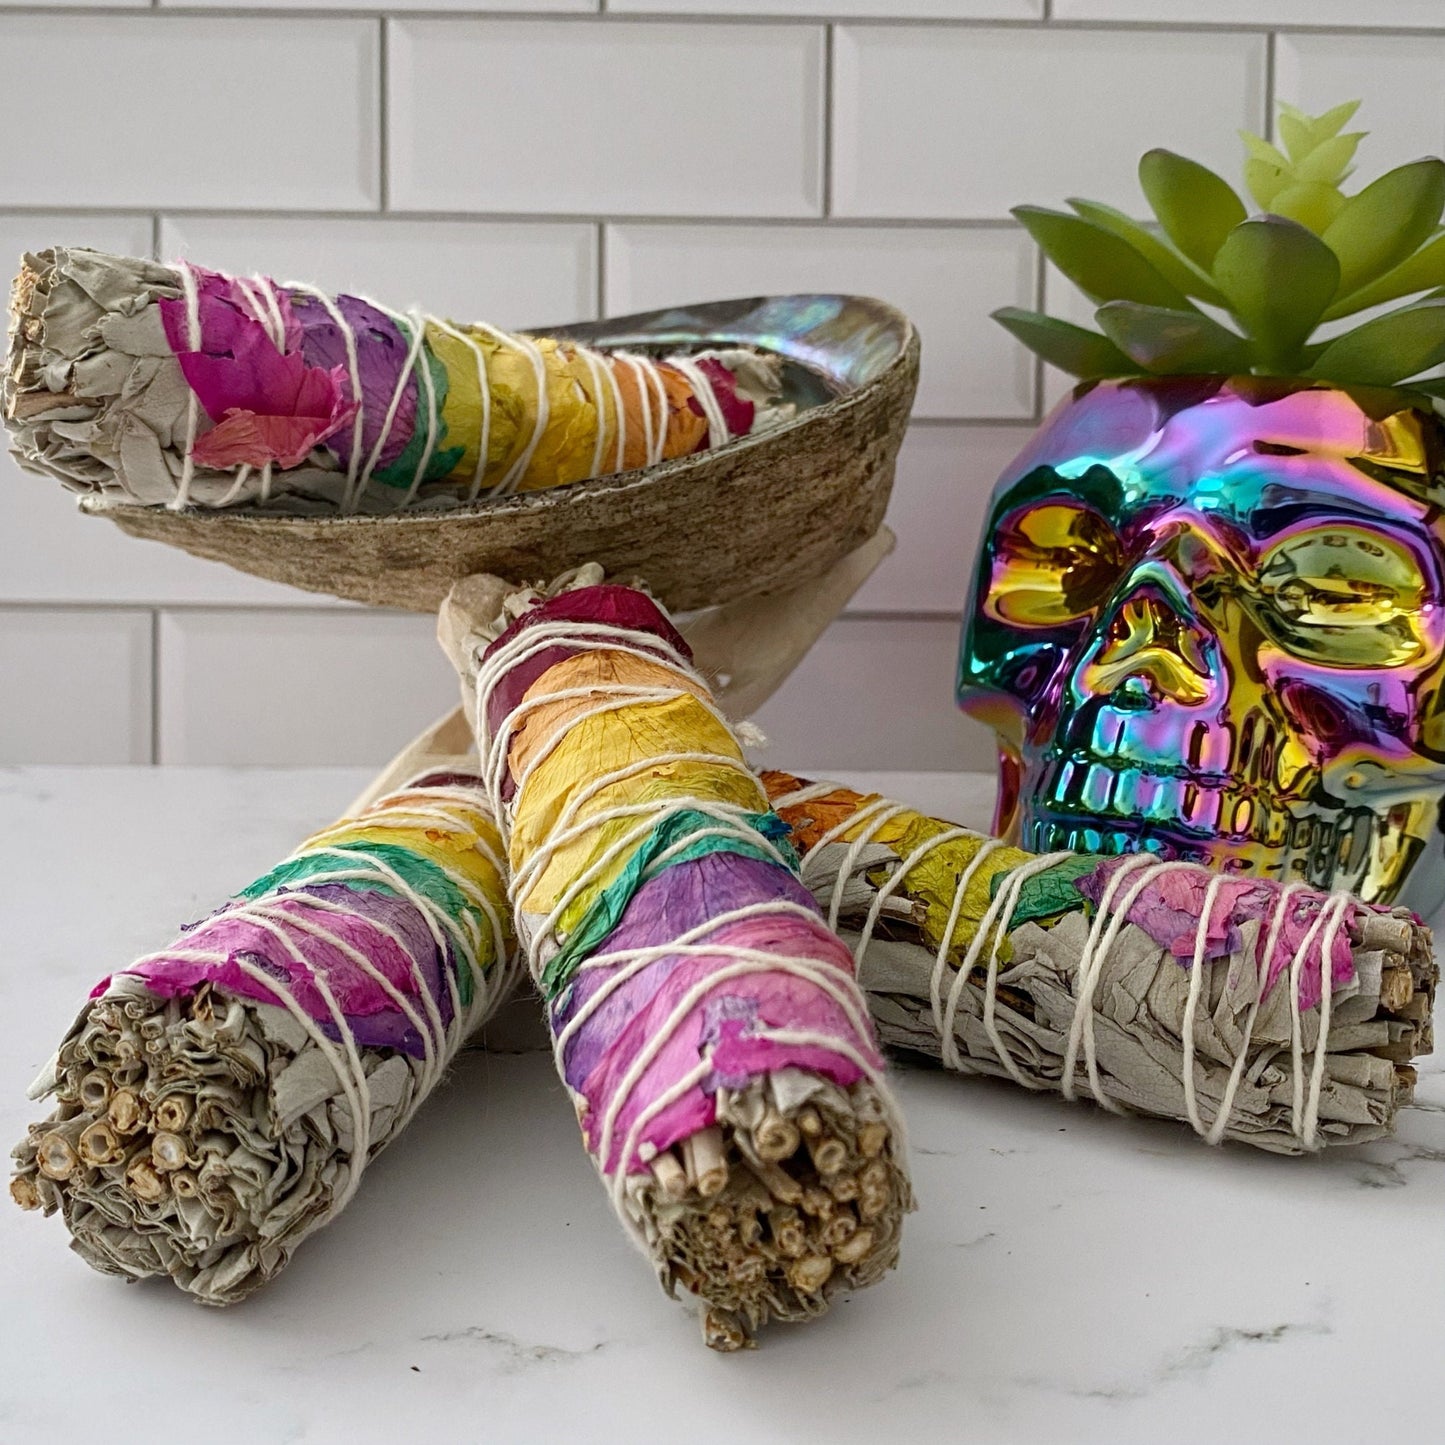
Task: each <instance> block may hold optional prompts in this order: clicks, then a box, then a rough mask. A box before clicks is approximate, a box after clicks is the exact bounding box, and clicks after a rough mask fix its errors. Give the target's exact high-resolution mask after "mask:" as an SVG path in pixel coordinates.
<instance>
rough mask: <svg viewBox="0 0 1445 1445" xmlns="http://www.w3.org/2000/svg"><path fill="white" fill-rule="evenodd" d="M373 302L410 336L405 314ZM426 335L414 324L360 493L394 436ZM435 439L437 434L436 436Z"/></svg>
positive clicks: (372, 303)
mask: <svg viewBox="0 0 1445 1445" xmlns="http://www.w3.org/2000/svg"><path fill="white" fill-rule="evenodd" d="M367 304H368V305H369V306H374V307H376V309H377V310H378V311H380V312H381V313H382V314H383V315H385V316H387V317H388V318H389V319H390V320H391V322H392V324H393V325H394V326H395V327H396V329H397V330H398V331H399V332H400V333H401V335H402V336H403V337H406V336H407V328H408V322H407V319H406V318H405V317H404V316H401V315H399V314H398V313H397V312H395V311H393V310H391V308H390V307H387V306H382V305H381V304H380V303H378V302H376V301H372V300H370V299H369V298H368V299H367ZM425 339H426V331H425V328H423V327H422V326H420V325H413V326H412V327H411V335H410V345H409V346H408V348H407V353H406V359H405V361H404V362H403V363H402V366H401V369H400V370H399V371H398V372H397V374H396V385H395V386H394V387H392V389H391V400H390V402H388V403H387V408H386V411H385V413H384V414H383V416H382V419H381V430H380V431H378V432H377V434H376V440H375V441H374V442H373V443H372V446H371V450H370V452H368V453H367V456H366V462H365V465H363V467H362V468H361V475H360V476H359V477H358V478H357V490H358V492H360V493H364V492H365V491H366V488H367V485H368V484H369V483H370V481H371V474H372V473H373V472H374V471H375V470H376V465H377V463H378V462H379V461H380V460H381V454H382V452H383V451H384V450H385V449H386V444H387V442H388V441H390V440H391V429H392V427H394V426H395V425H396V418H397V414H398V413H399V411H400V410H401V399H402V397H403V396H405V395H406V387H407V383H408V382H409V381H410V380H411V375H412V372H413V371H415V370H416V366H417V358H418V357H419V356H420V355H421V348H422V343H423V341H424V340H425ZM423 370H425V371H426V372H427V373H428V376H429V375H430V371H431V368H430V367H427V366H424V367H423ZM430 420H431V429H432V432H433V434H434V433H435V430H436V415H435V406H434V405H433V407H432V411H431V416H430ZM433 440H434V436H433Z"/></svg>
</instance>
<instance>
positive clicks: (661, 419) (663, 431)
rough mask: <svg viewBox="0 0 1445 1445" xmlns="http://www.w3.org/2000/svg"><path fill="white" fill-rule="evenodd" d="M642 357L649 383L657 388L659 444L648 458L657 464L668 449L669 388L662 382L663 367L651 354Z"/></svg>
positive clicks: (653, 463) (652, 463)
mask: <svg viewBox="0 0 1445 1445" xmlns="http://www.w3.org/2000/svg"><path fill="white" fill-rule="evenodd" d="M641 359H642V361H643V362H644V363H645V364H646V369H647V379H648V382H649V384H650V385H653V386H655V387H656V388H657V438H656V441H657V445H656V447H655V449H654V450H653V452H652V455H651V456H650V457H649V458H648V460H649V462H650V463H651V465H653V466H656V465H657V463H658V462H660V461H661V460H662V458H663V454H664V453H665V452H666V450H667V414H668V405H667V388H666V387H665V386H664V385H663V384H662V368H661V367H660V366H659V365H658V364H657V361H656V360H655V359H654V358H653V357H651V356H644V357H642V358H641Z"/></svg>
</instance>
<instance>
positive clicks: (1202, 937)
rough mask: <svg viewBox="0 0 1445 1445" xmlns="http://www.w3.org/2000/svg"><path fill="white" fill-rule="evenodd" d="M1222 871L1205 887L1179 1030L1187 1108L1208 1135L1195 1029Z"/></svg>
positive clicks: (1197, 1127) (1224, 878) (1192, 1121)
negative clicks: (1197, 1075) (1198, 1081)
mask: <svg viewBox="0 0 1445 1445" xmlns="http://www.w3.org/2000/svg"><path fill="white" fill-rule="evenodd" d="M1228 881H1229V880H1228V878H1227V876H1226V875H1225V874H1223V873H1216V874H1215V875H1214V877H1213V878H1211V879H1210V880H1209V886H1208V887H1207V888H1206V889H1205V890H1204V904H1203V906H1202V908H1201V910H1200V917H1199V926H1198V928H1196V929H1195V931H1194V957H1193V959H1192V960H1191V961H1190V964H1189V993H1188V996H1187V997H1186V999H1185V1002H1184V1023H1183V1026H1182V1028H1181V1030H1180V1035H1181V1041H1182V1042H1183V1045H1184V1061H1183V1068H1182V1070H1181V1078H1182V1080H1183V1083H1184V1112H1185V1114H1186V1115H1187V1117H1188V1119H1189V1123H1190V1125H1191V1127H1192V1128H1193V1130H1194V1132H1195V1133H1196V1134H1199V1135H1201V1136H1203V1137H1205V1138H1208V1136H1209V1130H1208V1128H1207V1127H1206V1126H1205V1123H1204V1120H1203V1119H1202V1118H1201V1117H1200V1113H1199V1098H1198V1087H1197V1085H1196V1084H1195V1081H1194V1029H1195V1025H1196V1022H1197V1020H1198V1017H1199V1000H1200V999H1201V998H1202V997H1203V996H1204V968H1205V958H1204V951H1205V948H1206V947H1207V946H1208V943H1209V920H1210V919H1211V918H1213V917H1214V905H1215V903H1216V902H1217V900H1218V898H1219V890H1220V889H1221V888H1222V887H1224V885H1225V883H1226V882H1228Z"/></svg>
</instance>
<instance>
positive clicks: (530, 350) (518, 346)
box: [469, 321, 552, 496]
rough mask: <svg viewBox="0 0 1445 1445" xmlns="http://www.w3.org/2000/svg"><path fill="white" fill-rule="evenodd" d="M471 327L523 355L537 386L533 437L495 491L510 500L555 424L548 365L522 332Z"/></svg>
mask: <svg viewBox="0 0 1445 1445" xmlns="http://www.w3.org/2000/svg"><path fill="white" fill-rule="evenodd" d="M469 324H470V326H471V329H472V330H473V331H480V332H483V333H484V334H485V335H487V336H490V337H491V338H492V339H493V340H494V341H495V342H496V343H497V344H498V345H499V346H510V347H511V348H512V350H514V351H517V352H520V353H521V354H522V356H523V357H525V358H526V360H527V361H528V362H529V363H530V365H531V367H532V379H533V381H534V382H535V383H536V386H537V410H536V414H535V415H534V416H533V418H532V435H531V437H530V438H529V439H528V441H527V445H526V446H525V447H523V448H522V451H521V454H520V455H519V456H518V457H517V459H516V461H514V462H513V463H512V465H511V466H510V467H508V468H507V471H506V472H505V474H504V475H503V477H502V480H501V481H500V482H498V483H497V485H496V488H495V493H496V495H498V496H507V495H508V494H510V493H512V492H514V491H516V490H517V483H518V482H520V481H521V480H522V478H523V477H524V476H526V475H527V468H528V467H529V466H531V465H532V458H533V456H534V455H536V451H537V448H538V447H539V446H540V445H541V443H542V438H543V437H544V436H545V435H546V434H547V426H548V424H549V423H550V422H551V420H552V402H551V399H550V398H549V397H548V395H547V363H546V360H545V359H544V358H543V356H542V348H541V347H540V346H538V345H537V343H536V342H535V341H533V340H532V338H531V337H530V336H524V335H522V334H521V333H520V332H518V333H516V334H515V335H514V334H513V333H512V332H509V331H502V330H501V329H499V328H498V327H496V326H489V325H488V324H487V323H486V322H485V321H473V322H470V323H469Z"/></svg>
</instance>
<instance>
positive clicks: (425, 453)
mask: <svg viewBox="0 0 1445 1445" xmlns="http://www.w3.org/2000/svg"><path fill="white" fill-rule="evenodd" d="M407 319H408V320H409V321H410V322H411V324H412V326H413V327H414V328H415V329H416V334H417V336H418V337H419V338H421V341H422V342H424V341H425V339H426V318H425V317H424V316H423V315H422V314H421V312H420V311H415V310H413V311H409V312H408V313H407ZM418 351H419V352H420V343H418ZM418 369H419V370H420V372H421V381H422V387H423V389H424V390H425V392H426V444H425V445H424V446H423V447H422V452H421V456H420V457H419V458H418V460H417V464H416V471H415V473H413V475H412V479H411V485H410V486H409V487H408V488H407V489H406V495H405V496H404V497H403V498H402V499H401V501H400V502H398V503H397V511H401V510H402V509H403V508H405V507H408V506H410V505H411V502H412V500H413V499H414V498H415V497H416V494H417V492H418V490H419V489H420V488H421V484H422V482H424V481H425V480H426V469H427V468H428V467H429V466H430V465H431V459H432V457H433V456H434V455H435V454H436V446H437V435H438V433H439V431H440V429H441V418H440V416H439V415H438V413H437V390H436V381H435V380H434V379H433V377H432V374H431V358H430V357H429V356H427V355H421V360H420V366H419V368H418Z"/></svg>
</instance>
